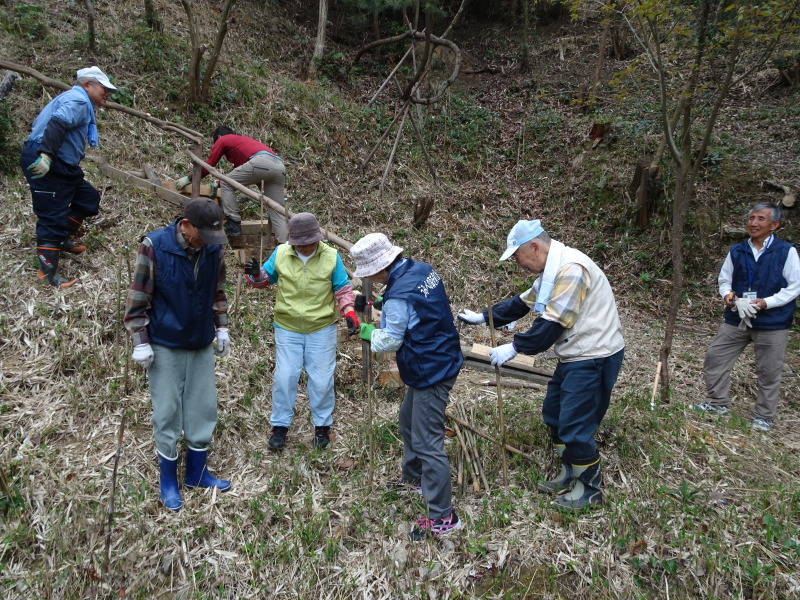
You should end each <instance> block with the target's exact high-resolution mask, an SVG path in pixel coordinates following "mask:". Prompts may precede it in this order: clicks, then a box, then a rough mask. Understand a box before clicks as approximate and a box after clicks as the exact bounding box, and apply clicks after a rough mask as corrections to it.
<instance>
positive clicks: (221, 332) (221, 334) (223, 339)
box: [214, 327, 231, 358]
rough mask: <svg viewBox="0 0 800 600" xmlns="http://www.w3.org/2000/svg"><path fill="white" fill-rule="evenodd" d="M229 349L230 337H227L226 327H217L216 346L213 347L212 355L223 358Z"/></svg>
mask: <svg viewBox="0 0 800 600" xmlns="http://www.w3.org/2000/svg"><path fill="white" fill-rule="evenodd" d="M230 350H231V338H230V337H228V328H227V327H219V328H217V347H216V348H214V356H216V357H218V358H225V357H226V356H228V352H230Z"/></svg>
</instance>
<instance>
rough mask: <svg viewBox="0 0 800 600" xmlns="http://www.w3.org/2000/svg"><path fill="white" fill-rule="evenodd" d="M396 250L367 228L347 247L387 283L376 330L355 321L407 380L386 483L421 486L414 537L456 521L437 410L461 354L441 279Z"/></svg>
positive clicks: (360, 266)
mask: <svg viewBox="0 0 800 600" xmlns="http://www.w3.org/2000/svg"><path fill="white" fill-rule="evenodd" d="M402 252H403V249H402V248H400V247H399V246H394V245H392V243H391V242H390V241H389V239H388V238H387V237H386V236H385V235H384V234H382V233H370V234H368V235H366V236H364V237H363V238H361V239H360V240H358V241H357V242H356V243H355V244H354V245H353V247H352V248H351V249H350V255H351V256H352V257H353V259H354V260H355V262H356V272H355V275H356V277H368V278H369V279H371V280H372V281H375V282H377V283H382V284H384V285H385V286H386V289H385V291H384V293H383V311H382V313H381V328H380V329H376V328H375V326H374V325H371V324H367V323H362V324H361V337H362V338H363V339H365V340H367V341H369V342H371V344H372V351H373V352H397V367H398V369H399V371H400V378H401V379H402V380H403V383H405V384H406V386H407V388H406V394H405V397H404V399H403V404H402V405H401V407H400V434H401V435H402V437H403V446H404V451H405V455H404V458H403V474H402V478H401V480H400V481H398V482H392V483H391V484H390V487H392V488H395V487H396V488H397V489H398V491H416V492H419V491H421V493H422V495H423V496H424V497H425V499H426V500H427V502H428V516H427V517H423V518H422V519H420V520H419V521H417V525H416V527H415V528H414V529H413V530H412V531H411V539H412V540H415V541H417V540H422V539H424V538H426V537H428V536H431V535H433V536H439V535H447V534H448V533H451V532H453V531H455V530H457V529H461V527H462V524H461V521H459V520H458V516H457V515H456V513H455V511H454V510H453V504H452V496H451V489H450V462H449V461H448V460H447V454H446V453H445V451H444V416H445V409H446V408H447V402H448V400H449V397H450V390H451V389H452V388H453V384H455V382H456V377H457V376H458V372H459V370H460V369H461V365H462V364H463V362H464V357H463V355H462V354H461V343H460V341H459V337H458V332H457V331H456V328H455V325H454V324H453V314H452V312H451V311H450V301H449V300H448V298H447V294H446V293H445V289H444V283H442V278H441V277H440V276H439V274H438V273H436V271H434V270H433V267H431V266H430V265H428V264H425V263H423V262H417V261H414V260H411V259H410V258H404V257H403V256H402ZM420 488H421V489H420Z"/></svg>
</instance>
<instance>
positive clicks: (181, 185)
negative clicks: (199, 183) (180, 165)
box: [175, 175, 192, 192]
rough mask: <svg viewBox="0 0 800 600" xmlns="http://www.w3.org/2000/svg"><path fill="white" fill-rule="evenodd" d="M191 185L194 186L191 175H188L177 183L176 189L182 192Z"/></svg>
mask: <svg viewBox="0 0 800 600" xmlns="http://www.w3.org/2000/svg"><path fill="white" fill-rule="evenodd" d="M191 184H192V177H191V175H186V176H185V177H181V178H180V179H178V180H177V181H176V182H175V189H176V190H178V191H179V192H180V191H181V190H182V189H183V188H185V187H186V186H188V185H191Z"/></svg>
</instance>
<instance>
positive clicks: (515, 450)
mask: <svg viewBox="0 0 800 600" xmlns="http://www.w3.org/2000/svg"><path fill="white" fill-rule="evenodd" d="M445 415H447V418H448V419H452V421H453V423H454V424H455V423H458V424H459V425H461V426H462V427H464V428H465V429H469V430H470V431H472V432H474V433H475V434H476V435H479V436H480V437H482V438H483V439H485V440H489V441H490V442H492V443H495V444H497V443H498V442H497V439H496V438H493V437H492V436H490V435H489V434H487V433H484V432H483V431H481V430H480V429H477V428H476V427H474V426H473V425H470V424H469V423H468V422H466V421H465V420H464V419H462V418H461V417H458V416H456V415H455V414H453V413H451V412H447V413H445ZM505 447H506V450H508V451H509V452H511V453H512V454H517V455H518V456H522V457H523V458H526V459H528V460H530V461H532V462H535V459H534V458H533V457H532V456H531V455H530V454H525V452H523V451H522V450H520V449H519V448H515V447H514V446H511V445H509V444H506V446H505Z"/></svg>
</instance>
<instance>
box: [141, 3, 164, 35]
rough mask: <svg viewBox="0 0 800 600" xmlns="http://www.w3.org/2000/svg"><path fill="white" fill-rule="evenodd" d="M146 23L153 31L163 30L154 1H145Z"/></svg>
mask: <svg viewBox="0 0 800 600" xmlns="http://www.w3.org/2000/svg"><path fill="white" fill-rule="evenodd" d="M144 22H145V23H146V24H147V26H148V27H149V28H150V29H151V30H152V31H161V29H162V28H163V26H162V25H161V21H159V19H158V13H157V12H156V7H155V4H154V3H153V0H144Z"/></svg>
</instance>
